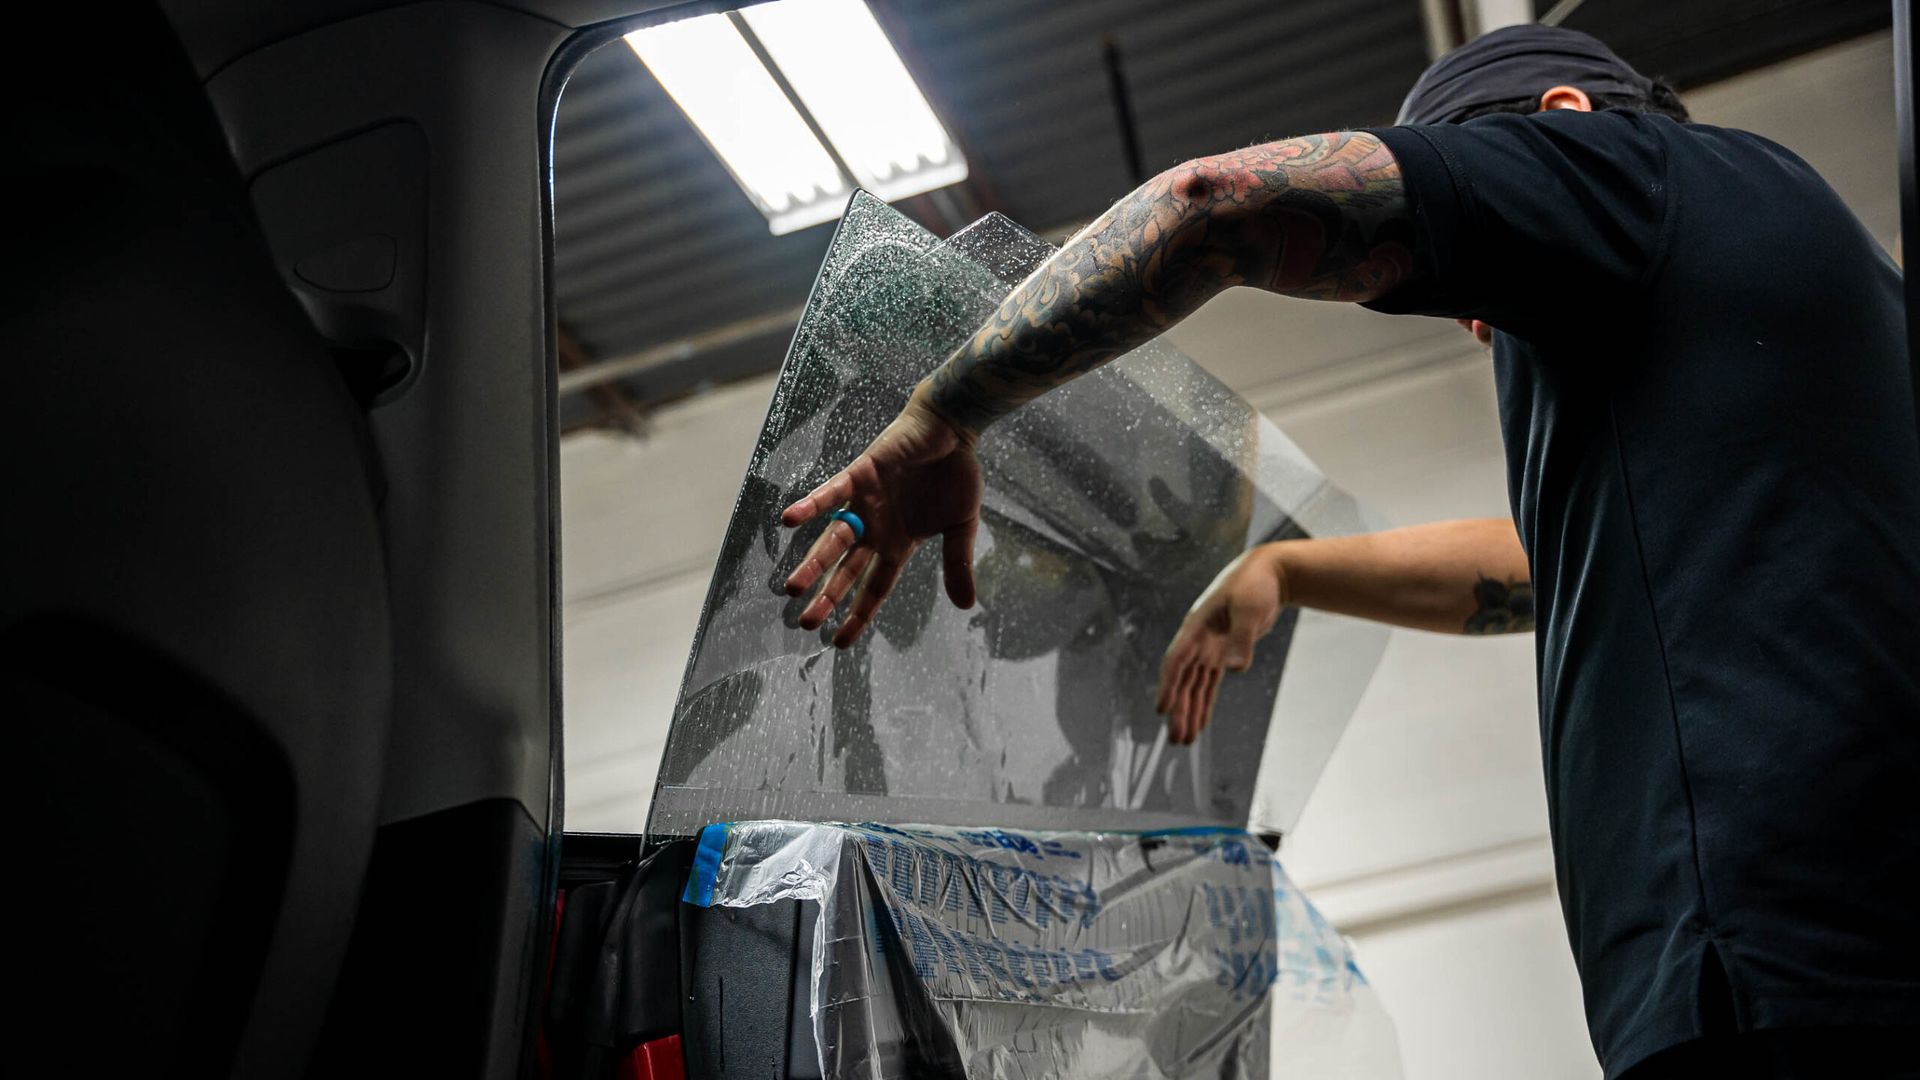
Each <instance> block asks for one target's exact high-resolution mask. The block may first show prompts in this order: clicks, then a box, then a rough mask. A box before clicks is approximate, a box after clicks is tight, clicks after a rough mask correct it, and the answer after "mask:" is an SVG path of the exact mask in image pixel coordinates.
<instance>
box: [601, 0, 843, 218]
mask: <svg viewBox="0 0 1920 1080" xmlns="http://www.w3.org/2000/svg"><path fill="white" fill-rule="evenodd" d="M627 44H628V45H630V46H632V47H633V51H634V52H635V53H636V54H638V55H639V57H640V60H641V62H642V63H644V64H646V65H647V70H649V71H651V72H653V77H654V78H656V79H658V80H660V85H661V86H662V87H663V88H665V90H666V91H667V93H668V94H670V95H672V97H673V100H674V103H675V104H677V105H679V106H680V111H681V112H684V113H686V114H687V119H688V120H690V121H692V123H693V126H694V128H695V130H697V131H699V132H700V136H701V138H703V139H705V140H706V141H707V145H708V146H710V147H712V148H713V152H714V153H715V154H716V155H718V156H719V158H720V161H721V162H722V163H723V164H725V165H726V167H727V171H728V172H731V173H732V174H733V178H734V179H735V180H737V181H739V183H740V186H741V187H742V188H744V189H745V190H746V192H747V197H748V198H751V199H752V200H753V204H754V205H755V206H756V207H758V208H759V209H760V212H761V213H762V214H765V215H766V217H767V222H768V224H769V226H771V228H772V229H773V232H774V235H776V236H778V235H780V234H781V233H788V232H792V231H793V230H795V229H804V228H806V227H807V226H809V225H817V224H819V223H820V222H822V221H831V220H832V219H834V218H836V217H838V216H840V208H841V206H842V205H843V204H844V203H845V202H846V199H847V195H848V194H849V192H850V189H849V188H848V186H847V182H846V180H845V178H844V177H842V176H841V173H840V168H839V166H837V165H835V164H834V163H833V157H832V156H831V155H829V154H828V153H827V151H826V148H825V147H823V146H821V145H820V140H819V139H816V138H814V136H813V132H812V131H811V130H809V129H808V127H807V122H806V121H805V120H802V119H801V118H800V113H799V112H798V111H797V110H795V109H794V107H793V105H792V103H791V102H789V101H788V100H787V96H786V94H784V93H782V92H781V90H780V86H779V84H777V83H775V82H774V81H773V76H772V75H770V74H769V73H768V72H767V69H766V67H765V66H764V65H762V64H761V63H760V59H759V57H757V56H755V55H754V54H753V50H752V49H751V48H749V47H748V46H747V42H746V40H745V39H744V38H742V37H741V36H740V32H739V31H738V30H735V29H734V28H733V24H732V23H731V22H729V21H728V20H727V18H726V16H724V15H705V16H701V17H700V18H697V19H685V20H682V21H680V22H672V23H664V24H662V25H660V26H650V27H648V28H647V29H645V30H636V31H634V32H633V33H631V34H628V35H627Z"/></svg>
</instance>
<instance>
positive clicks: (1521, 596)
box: [1460, 575, 1533, 634]
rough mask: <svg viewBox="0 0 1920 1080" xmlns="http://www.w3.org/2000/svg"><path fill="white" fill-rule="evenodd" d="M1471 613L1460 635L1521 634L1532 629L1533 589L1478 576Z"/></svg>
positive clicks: (1517, 583) (1524, 585) (1527, 583)
mask: <svg viewBox="0 0 1920 1080" xmlns="http://www.w3.org/2000/svg"><path fill="white" fill-rule="evenodd" d="M1473 601H1474V611H1473V614H1472V615H1469V616H1467V624H1466V625H1465V626H1463V627H1461V628H1460V632H1461V633H1463V634H1524V633H1526V632H1527V631H1529V630H1532V629H1533V585H1532V583H1530V582H1526V581H1496V580H1495V579H1493V578H1490V577H1486V576H1484V575H1483V576H1482V577H1481V578H1480V580H1479V581H1478V582H1476V583H1475V584H1474V586H1473Z"/></svg>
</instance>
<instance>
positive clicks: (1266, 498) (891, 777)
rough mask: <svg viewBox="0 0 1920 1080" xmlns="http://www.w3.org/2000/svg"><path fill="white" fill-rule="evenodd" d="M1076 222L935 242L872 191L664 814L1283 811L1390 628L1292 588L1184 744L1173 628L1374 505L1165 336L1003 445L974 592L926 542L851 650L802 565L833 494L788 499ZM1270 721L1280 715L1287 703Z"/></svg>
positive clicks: (711, 653)
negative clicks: (1244, 564) (813, 512)
mask: <svg viewBox="0 0 1920 1080" xmlns="http://www.w3.org/2000/svg"><path fill="white" fill-rule="evenodd" d="M1051 251H1052V248H1051V247H1049V246H1048V245H1047V244H1045V243H1044V242H1043V241H1041V240H1040V239H1039V238H1037V237H1035V236H1034V235H1033V234H1031V233H1029V232H1027V231H1025V230H1023V229H1021V228H1020V227H1018V226H1017V225H1014V224H1013V223H1012V222H1010V221H1008V220H1007V219H1005V218H1003V217H1000V216H998V215H989V216H988V217H986V218H983V219H981V220H980V221H978V222H976V223H974V224H973V225H971V226H969V227H967V228H966V229H964V230H962V231H961V232H959V233H957V234H955V235H954V236H952V237H950V238H948V239H947V240H945V241H941V240H939V239H938V238H936V237H934V236H933V235H931V234H930V233H928V232H926V231H925V230H923V229H921V228H920V227H919V226H917V225H915V224H913V223H912V222H911V221H909V220H908V219H906V218H905V217H903V216H902V215H900V214H899V213H897V212H896V211H894V210H892V209H891V208H889V207H888V206H886V205H885V204H884V203H881V202H879V201H878V200H876V199H873V198H872V197H870V196H868V195H866V194H865V193H859V194H856V196H855V197H854V200H853V202H852V204H851V205H850V206H849V208H848V211H847V214H846V216H845V218H844V219H843V220H842V222H841V224H840V226H839V229H838V231H837V233H836V234H835V237H834V241H833V243H832V245H831V247H830V249H829V251H828V253H827V257H826V260H825V263H824V264H823V265H822V267H821V270H820V275H819V278H818V280H817V281H816V283H815V286H814V291H813V295H812V297H811V298H810V299H809V301H808V303H807V307H806V311H805V314H804V316H803V317H802V319H801V322H800V325H799V327H798V329H797V330H796V332H795V336H794V340H793V343H792V345H791V347H790V349H789V352H788V355H787V359H786V362H785V364H784V366H783V367H782V368H781V371H780V376H779V379H778V382H777V384H776V386H775V389H774V396H773V401H772V404H771V406H770V407H769V410H768V413H767V419H766V423H765V426H764V428H763V429H762V431H761V434H760V438H759V441H758V443H757V444H756V445H755V447H754V450H753V455H752V458H751V460H750V461H749V463H748V467H747V475H746V479H745V481H744V482H743V483H742V485H741V490H740V497H739V501H738V503H737V504H736V506H735V508H734V513H733V517H732V520H731V522H730V523H729V525H728V527H727V533H726V537H725V540H724V542H723V544H722V549H721V552H720V556H719V560H718V564H717V566H716V568H715V571H714V577H713V582H712V585H711V588H710V591H709V593H708V596H707V602H706V607H705V610H704V611H703V613H702V617H701V622H700V626H699V629H698V632H697V634H696V636H695V639H694V642H693V650H692V654H691V656H690V658H689V660H688V664H687V670H686V675H685V678H684V680H683V682H682V684H681V689H680V698H679V701H678V703H677V705H676V708H675V714H674V722H673V727H672V730H671V732H670V734H669V736H668V741H667V746H666V751H665V754H664V757H663V760H662V763H661V769H660V777H659V787H658V790H657V793H656V796H655V801H654V805H653V809H652V814H651V817H650V820H649V822H648V831H649V832H650V833H653V834H655V835H691V834H693V833H695V832H697V831H698V830H699V829H700V827H701V826H703V825H706V824H707V823H709V822H714V821H728V820H743V819H751V818H789V819H801V820H848V821H857V820H867V821H882V822H921V823H936V824H996V825H1004V826H1011V827H1049V828H1073V829H1126V828H1157V827H1164V826H1169V825H1186V824H1203V823H1204V824H1226V825H1233V826H1247V825H1251V826H1253V827H1255V828H1271V829H1284V828H1286V827H1289V826H1290V825H1291V824H1292V817H1293V816H1294V815H1296V814H1297V813H1298V809H1299V803H1300V802H1301V801H1303V800H1304V798H1305V795H1306V791H1307V790H1308V789H1310V788H1311V786H1312V783H1313V781H1314V779H1316V778H1317V776H1318V775H1319V772H1320V768H1321V766H1322V765H1323V764H1324V762H1325V759H1326V756H1327V754H1328V753H1330V752H1331V750H1332V746H1333V742H1334V740H1335V739H1336V738H1337V736H1338V733H1339V730H1340V728H1341V727H1342V726H1343V725H1344V723H1345V721H1346V718H1347V716H1348V715H1350V714H1351V711H1352V706H1353V703H1354V701H1356V700H1357V698H1358V695H1359V693H1360V690H1361V689H1362V688H1364V686H1365V682H1366V679H1367V678H1368V676H1369V675H1370V674H1371V671H1372V668H1373V666H1374V663H1375V662H1376V661H1377V659H1378V656H1379V652H1380V649H1381V648H1382V647H1383V645H1384V631H1378V630H1377V629H1375V628H1370V627H1363V626H1362V625H1361V624H1357V623H1351V622H1349V621H1346V620H1332V619H1327V618H1324V617H1319V616H1315V615H1313V614H1312V613H1307V614H1306V616H1305V617H1304V618H1303V617H1302V613H1299V612H1295V611H1291V610H1290V611H1288V612H1287V613H1286V614H1285V615H1284V616H1283V617H1282V618H1281V620H1280V622H1279V624H1278V625H1277V626H1276V627H1275V628H1274V630H1273V632H1272V633H1271V634H1270V635H1269V636H1268V637H1267V638H1266V639H1265V641H1264V642H1263V643H1262V645H1261V647H1260V649H1259V650H1258V652H1257V655H1256V660H1255V663H1254V666H1253V669H1252V670H1251V671H1250V672H1248V673H1246V674H1244V675H1241V676H1237V677H1233V678H1229V679H1228V680H1226V681H1225V682H1224V683H1223V685H1222V687H1221V690H1220V697H1219V702H1218V707H1217V709H1216V713H1215V717H1214V720H1213V723H1212V725H1211V726H1210V727H1209V728H1208V730H1207V732H1206V733H1205V735H1203V737H1202V738H1201V739H1200V741H1199V742H1198V743H1197V744H1196V745H1194V746H1190V747H1181V746H1172V745H1169V744H1168V743H1167V741H1166V729H1165V723H1164V721H1163V719H1162V718H1161V717H1159V716H1157V715H1156V714H1155V713H1154V711H1153V704H1154V697H1155V689H1156V678H1157V675H1158V671H1159V662H1160V656H1161V653H1162V651H1163V650H1164V649H1165V647H1166V645H1167V642H1168V641H1169V640H1170V639H1171V637H1172V635H1173V633H1174V630H1175V629H1176V628H1177V627H1178V625H1179V623H1180V619H1181V617H1182V616H1183V615H1184V614H1185V612H1186V610H1187V608H1188V606H1189V605H1190V604H1191V603H1192V602H1193V600H1194V599H1195V598H1196V597H1197V596H1198V595H1199V594H1200V592H1201V591H1202V590H1203V589H1204V588H1205V587H1206V585H1207V584H1208V583H1209V582H1210V581H1211V580H1212V579H1213V576H1214V575H1215V574H1216V573H1217V572H1218V571H1219V569H1220V567H1221V566H1223V565H1224V564H1225V563H1226V562H1228V561H1229V560H1231V559H1232V558H1233V557H1234V556H1236V555H1238V554H1239V553H1240V552H1241V551H1242V550H1244V549H1245V548H1247V547H1248V546H1250V545H1252V544H1257V543H1261V542H1265V541H1267V540H1273V539H1280V538H1283V537H1292V536H1304V535H1320V534H1335V533H1343V532H1354V531H1359V530H1361V529H1362V528H1364V527H1366V525H1367V523H1366V522H1365V521H1364V520H1363V519H1362V517H1361V514H1360V512H1359V510H1358V508H1357V507H1355V506H1354V504H1353V503H1352V501H1351V500H1350V499H1348V498H1347V497H1346V496H1344V495H1343V494H1342V493H1340V492H1338V491H1337V490H1335V489H1333V488H1331V487H1330V486H1328V485H1327V484H1326V482H1325V480H1324V478H1323V477H1321V476H1320V474H1319V473H1318V472H1317V471H1316V470H1314V468H1313V467H1312V465H1311V464H1310V463H1309V462H1308V461H1307V460H1306V458H1305V457H1304V456H1303V455H1301V454H1300V453H1299V451H1298V450H1297V449H1296V448H1295V447H1293V445H1292V444H1291V443H1290V442H1289V441H1288V440H1287V439H1286V438H1285V436H1283V435H1282V434H1281V433H1280V432H1279V430H1278V429H1277V428H1275V427H1274V426H1273V425H1272V424H1271V423H1269V422H1268V421H1266V420H1265V419H1264V418H1262V417H1261V416H1260V415H1259V414H1258V413H1257V412H1256V411H1255V410H1254V409H1253V408H1252V407H1251V406H1250V405H1248V404H1247V403H1246V402H1245V401H1244V400H1243V399H1241V398H1240V397H1239V396H1238V395H1236V394H1235V393H1234V392H1233V391H1231V390H1230V389H1228V388H1227V387H1226V386H1224V385H1223V384H1221V383H1220V382H1219V381H1217V380H1215V379H1214V378H1212V377H1211V376H1209V375H1207V374H1206V372H1204V371H1203V370H1202V369H1201V368H1200V367H1199V366H1198V365H1196V364H1194V363H1193V362H1192V361H1191V360H1188V359H1187V358H1186V357H1184V356H1182V355H1181V354H1179V353H1178V352H1177V351H1175V350H1173V349H1172V348H1171V347H1169V346H1167V345H1165V344H1163V343H1155V344H1153V345H1150V346H1148V347H1145V348H1142V349H1140V350H1136V351H1135V352H1133V353H1131V354H1129V355H1128V356H1126V357H1123V358H1122V359H1120V360H1118V361H1116V362H1115V363H1113V364H1110V365H1108V366H1107V367H1105V368H1103V369H1101V370H1100V371H1097V372H1095V373H1093V374H1091V375H1089V376H1087V377H1085V378H1082V379H1080V380H1078V381H1076V382H1074V383H1072V384H1070V385H1068V386H1066V387H1063V388H1062V389H1060V390H1058V391H1056V392H1054V393H1052V394H1050V395H1048V396H1046V397H1044V398H1042V399H1040V400H1038V401H1036V402H1034V403H1033V404H1032V405H1030V406H1028V407H1027V408H1025V409H1022V410H1021V411H1019V412H1017V413H1015V414H1013V415H1012V416H1010V417H1008V418H1007V419H1006V420H1004V421H1002V422H1001V423H1000V424H998V425H996V426H995V427H993V428H991V429H990V430H989V431H988V432H987V433H986V435H985V436H984V437H983V438H982V440H981V442H980V445H979V456H980V461H981V465H982V469H983V472H984V474H985V478H986V493H985V508H984V513H983V518H982V523H981V528H980V533H979V538H978V541H977V544H976V548H975V560H976V569H977V577H978V582H979V594H980V595H979V603H978V604H977V605H976V606H975V608H974V609H973V610H971V611H961V610H958V609H956V608H954V607H953V606H952V604H951V603H950V602H949V601H948V600H947V598H946V595H945V592H944V590H943V588H942V585H941V575H940V554H939V546H938V543H937V542H936V543H934V544H931V545H927V546H923V547H922V548H921V549H920V551H918V552H917V553H916V554H915V555H914V557H913V559H912V560H911V561H910V563H909V564H908V566H907V568H906V571H905V573H904V574H903V576H902V578H901V581H900V583H899V585H898V586H897V587H896V589H895V591H894V594H893V596H892V597H891V598H890V599H889V600H888V602H887V604H886V605H885V606H884V607H883V608H882V609H881V611H880V613H879V615H878V617H877V618H876V620H875V622H874V625H873V627H872V628H871V629H870V630H869V632H868V633H867V634H866V635H865V636H864V637H863V639H862V640H861V642H860V643H859V644H858V645H857V646H856V647H854V648H852V649H849V650H845V651H837V650H835V649H833V648H832V647H831V645H830V644H829V643H828V642H829V638H830V636H831V633H832V630H833V628H834V626H835V625H837V622H838V617H837V615H836V617H835V618H833V619H830V620H829V621H828V623H827V625H826V626H825V627H824V628H822V629H821V630H818V631H815V632H811V633H809V632H806V631H803V630H800V629H799V628H798V625H797V619H798V616H799V613H800V610H801V609H802V607H803V606H804V604H805V600H804V598H803V599H790V598H788V597H787V596H786V595H785V594H784V593H783V592H782V590H781V586H782V583H783V582H784V581H785V579H786V577H787V575H788V574H789V573H790V572H791V571H792V569H793V568H794V566H795V565H797V563H798V561H799V559H800V558H801V556H802V555H803V554H804V553H805V551H806V550H807V548H808V546H809V545H810V544H811V543H812V542H813V540H814V538H815V537H816V536H817V535H818V532H819V530H820V529H821V528H823V527H824V524H825V522H824V520H817V521H815V522H812V523H810V524H809V525H807V526H804V527H802V528H800V529H798V530H792V531H789V530H786V529H783V528H782V527H781V526H780V523H779V517H778V515H779V512H780V510H781V509H782V508H783V507H785V506H786V505H787V504H788V503H790V502H791V501H793V500H794V499H796V498H798V497H799V496H801V495H803V494H805V493H806V492H807V491H809V490H811V489H812V488H813V487H814V486H816V485H817V484H819V483H821V482H822V481H824V480H826V479H827V478H828V477H830V476H831V475H833V473H834V472H836V471H837V470H838V469H840V468H842V467H843V466H845V465H846V463H847V462H849V461H851V460H852V459H853V458H854V457H855V456H856V455H857V454H858V453H859V452H860V451H861V450H862V449H864V448H865V446H866V444H867V443H868V442H869V441H870V440H871V439H872V438H873V436H874V435H876V434H878V433H879V431H880V430H881V429H882V428H883V427H885V426H886V424H887V422H888V421H890V420H891V419H892V418H893V416H894V415H895V413H897V412H898V410H899V408H900V406H901V405H902V404H903V403H904V402H905V401H906V398H907V396H908V394H909V393H910V392H911V391H912V389H913V386H914V384H915V383H916V382H918V381H919V379H920V378H921V377H922V376H923V375H925V374H926V373H927V372H928V371H930V370H932V369H933V368H934V367H935V366H936V365H937V364H939V363H940V362H941V361H942V360H944V359H945V358H946V356H947V355H948V354H949V353H951V352H952V351H953V349H954V348H956V347H957V346H958V345H959V344H960V343H961V342H962V341H964V340H965V338H966V337H967V336H968V335H969V334H970V333H971V332H972V331H973V329H974V328H975V327H977V326H978V325H979V324H980V323H981V322H983V321H984V320H985V319H986V317H987V315H988V314H989V313H990V312H991V311H992V310H993V308H994V307H995V306H996V305H997V304H998V302H999V301H1000V299H1001V298H1002V297H1004V296H1005V295H1006V293H1007V292H1008V290H1009V289H1010V288H1011V287H1012V286H1013V285H1014V284H1016V283H1018V281H1019V280H1020V279H1021V278H1023V277H1024V276H1025V275H1026V274H1027V273H1028V272H1030V271H1031V270H1032V269H1033V268H1034V267H1036V266H1037V265H1038V264H1039V263H1040V262H1041V261H1043V260H1044V259H1045V258H1046V256H1047V255H1048V254H1049V253H1050V252H1051ZM1270 719H1271V721H1272V727H1271V733H1270V729H1269V721H1270Z"/></svg>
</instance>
